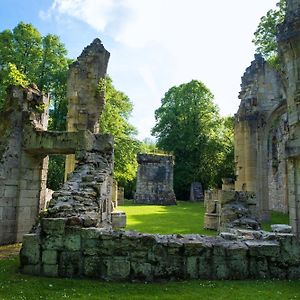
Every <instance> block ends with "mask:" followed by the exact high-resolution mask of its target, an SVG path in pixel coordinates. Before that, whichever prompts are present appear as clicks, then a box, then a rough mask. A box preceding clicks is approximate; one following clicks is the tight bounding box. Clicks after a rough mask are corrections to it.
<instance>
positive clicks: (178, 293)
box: [0, 201, 300, 300]
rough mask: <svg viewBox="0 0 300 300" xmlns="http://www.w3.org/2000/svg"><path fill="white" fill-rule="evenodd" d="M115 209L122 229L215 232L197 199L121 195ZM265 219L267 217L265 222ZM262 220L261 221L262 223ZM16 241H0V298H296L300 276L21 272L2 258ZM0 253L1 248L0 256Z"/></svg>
mask: <svg viewBox="0 0 300 300" xmlns="http://www.w3.org/2000/svg"><path fill="white" fill-rule="evenodd" d="M120 210H124V211H126V213H127V218H128V226H127V229H135V230H138V231H142V232H149V233H200V234H216V233H215V232H214V231H207V230H204V229H203V216H204V208H203V204H201V203H190V202H182V201H179V202H178V205H177V206H167V207H163V206H146V205H133V204H132V202H131V201H127V202H126V205H125V206H121V207H120ZM284 220H287V219H286V216H284V215H283V214H278V213H273V214H272V221H273V223H283V221H284ZM269 223H270V222H269ZM267 225H268V224H267V223H266V226H267ZM17 247H18V246H17V245H16V246H11V247H0V300H10V299H22V300H24V299H33V300H35V299H49V300H50V299H55V300H57V299H91V300H92V299H112V300H113V299H118V300H119V299H121V300H122V299H129V300H135V299H139V300H140V299H141V300H143V299H145V300H147V299H149V300H150V299H170V300H171V299H172V300H177V299H178V300H181V299H191V300H193V299H208V300H209V299H214V300H218V299H222V300H252V299H254V300H260V299H272V300H273V299H274V300H276V299H278V300H284V299H300V281H289V280H242V281H211V280H191V281H181V282H169V283H124V282H119V283H116V282H114V283H112V282H103V281H100V280H87V279H60V278H45V277H34V276H28V275H22V274H20V273H19V271H18V266H19V261H18V259H17V258H11V257H9V258H7V257H8V256H9V255H8V252H9V251H8V250H9V249H10V251H11V253H12V254H13V253H14V252H15V250H16V249H17ZM1 253H2V254H3V255H2V256H1Z"/></svg>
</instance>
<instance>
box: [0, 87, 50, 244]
mask: <svg viewBox="0 0 300 300" xmlns="http://www.w3.org/2000/svg"><path fill="white" fill-rule="evenodd" d="M0 120H1V124H0V244H7V243H11V242H16V241H20V240H21V238H22V236H23V234H25V233H28V231H29V230H30V228H31V226H32V225H33V223H34V222H35V218H36V216H37V215H38V213H39V211H41V210H43V209H44V208H45V203H44V195H45V194H46V176H47V170H48V159H47V157H46V155H39V154H37V155H34V156H33V155H31V154H30V153H28V152H27V151H26V149H25V148H24V140H26V138H27V137H28V136H30V135H34V134H35V132H37V131H42V130H46V129H47V123H48V98H47V97H45V96H43V95H42V94H41V93H40V91H39V90H37V89H36V87H34V86H32V87H29V88H26V89H23V88H18V87H12V88H10V90H9V91H8V94H7V100H6V103H5V107H4V110H3V112H2V113H1V115H0Z"/></svg>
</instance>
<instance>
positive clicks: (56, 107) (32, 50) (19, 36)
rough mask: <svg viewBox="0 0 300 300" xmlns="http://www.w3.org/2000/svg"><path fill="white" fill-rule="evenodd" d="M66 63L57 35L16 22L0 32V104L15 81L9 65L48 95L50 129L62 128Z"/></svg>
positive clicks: (65, 54) (62, 47) (67, 60)
mask: <svg viewBox="0 0 300 300" xmlns="http://www.w3.org/2000/svg"><path fill="white" fill-rule="evenodd" d="M69 62H70V60H69V59H68V58H67V51H66V49H65V46H64V45H63V44H62V42H61V41H60V39H59V37H58V36H56V35H51V34H48V35H46V36H44V37H42V36H41V34H40V33H39V31H38V30H37V29H36V28H35V27H33V26H32V25H31V24H26V23H23V22H20V23H19V24H18V25H17V26H16V27H15V28H14V29H13V30H12V31H11V30H8V29H7V30H4V31H2V32H0V106H1V103H3V101H4V98H5V93H6V88H7V86H8V85H9V84H15V82H14V81H13V79H12V77H13V76H9V73H10V72H11V70H12V68H13V69H14V73H16V72H19V74H22V78H23V80H25V81H27V82H28V83H35V84H37V86H38V88H39V89H40V90H42V91H43V92H45V93H49V94H50V101H51V105H50V128H51V129H53V130H63V129H64V128H65V114H66V102H65V93H66V78H67V77H66V74H67V71H68V64H69Z"/></svg>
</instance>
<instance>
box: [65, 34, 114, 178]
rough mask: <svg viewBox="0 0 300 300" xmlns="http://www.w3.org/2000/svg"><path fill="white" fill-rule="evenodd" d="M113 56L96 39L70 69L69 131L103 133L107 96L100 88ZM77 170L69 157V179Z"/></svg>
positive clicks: (72, 157)
mask: <svg viewBox="0 0 300 300" xmlns="http://www.w3.org/2000/svg"><path fill="white" fill-rule="evenodd" d="M109 56H110V54H109V52H108V51H107V50H106V49H105V48H104V46H103V45H102V43H101V41H100V40H99V39H95V40H94V41H93V42H92V43H91V44H90V45H89V46H87V47H86V48H85V49H84V50H83V51H82V53H81V55H80V56H79V57H78V58H77V60H76V61H75V62H74V63H73V64H72V65H70V68H69V76H68V80H67V99H68V116H67V131H71V132H72V131H78V130H89V131H91V132H92V133H98V132H99V118H100V115H101V113H102V111H103V109H104V93H103V91H102V90H101V89H99V88H98V84H99V81H100V79H103V78H104V77H105V75H106V70H107V64H108V60H109ZM74 168H75V157H74V155H68V156H67V159H66V167H65V169H66V171H65V175H66V176H65V177H66V178H67V174H69V173H70V172H72V171H73V170H74Z"/></svg>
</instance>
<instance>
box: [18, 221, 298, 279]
mask: <svg viewBox="0 0 300 300" xmlns="http://www.w3.org/2000/svg"><path fill="white" fill-rule="evenodd" d="M66 224H67V221H66V219H64V218H57V219H43V220H42V225H41V231H40V233H35V234H28V235H26V236H25V237H24V242H23V246H22V250H21V257H20V258H21V271H22V272H23V273H25V274H34V275H44V276H52V277H58V276H60V277H92V278H99V279H103V280H135V281H136V280H140V281H143V282H145V281H153V280H162V279H163V280H174V279H198V278H201V279H246V278H256V279H258V278H263V279H266V278H280V279H299V278H300V247H299V244H298V243H297V241H296V239H295V237H294V236H293V235H292V234H289V233H285V234H284V233H267V232H253V231H249V230H246V231H245V230H244V231H243V230H237V231H235V232H234V233H231V234H223V237H221V236H219V237H205V236H201V235H198V234H189V235H178V234H177V235H158V234H157V235H155V234H141V233H136V232H129V231H111V230H107V229H99V228H82V227H80V226H68V225H66Z"/></svg>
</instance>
